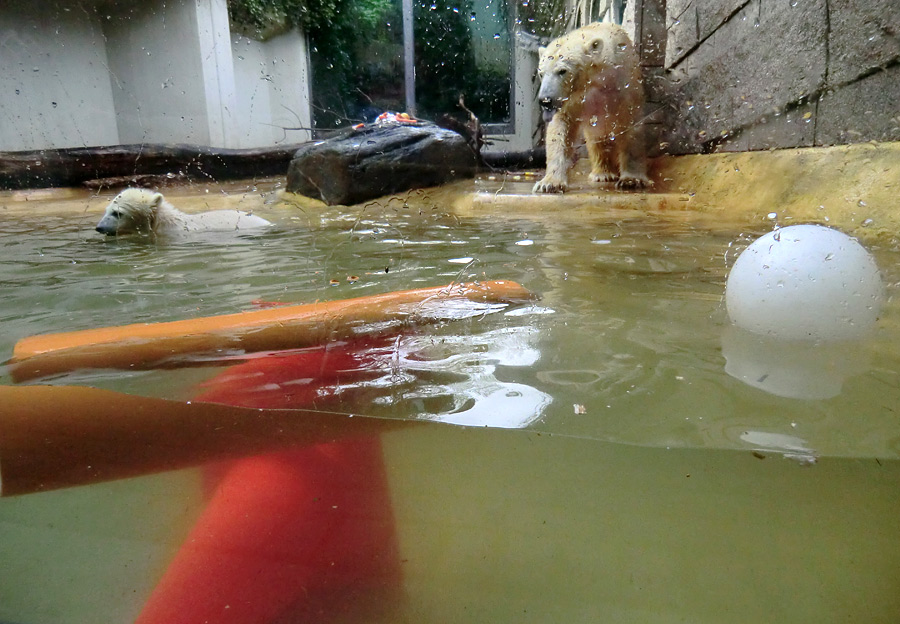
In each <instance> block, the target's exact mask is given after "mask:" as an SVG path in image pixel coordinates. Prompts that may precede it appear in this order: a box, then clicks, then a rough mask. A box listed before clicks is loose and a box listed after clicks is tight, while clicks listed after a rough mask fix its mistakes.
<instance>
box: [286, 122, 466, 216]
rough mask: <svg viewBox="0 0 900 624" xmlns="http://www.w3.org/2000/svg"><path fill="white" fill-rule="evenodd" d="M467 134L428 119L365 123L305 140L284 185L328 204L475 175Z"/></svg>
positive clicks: (354, 201) (388, 193) (351, 202)
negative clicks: (336, 133)
mask: <svg viewBox="0 0 900 624" xmlns="http://www.w3.org/2000/svg"><path fill="white" fill-rule="evenodd" d="M477 164H478V161H477V157H476V155H475V152H474V151H473V150H472V148H471V147H469V145H468V144H467V143H466V140H465V139H464V138H463V137H462V136H460V135H459V134H457V133H456V132H453V131H451V130H445V129H444V128H440V127H438V126H436V125H434V124H432V123H428V122H415V123H389V124H366V125H364V126H362V127H359V128H354V129H351V130H349V131H347V132H345V133H343V134H341V135H339V136H336V137H333V138H331V139H327V140H325V141H319V142H313V143H308V144H306V145H303V146H301V147H300V149H298V150H297V152H296V153H295V154H294V158H293V160H291V164H290V166H289V167H288V175H287V190H288V191H290V192H292V193H300V194H301V195H306V196H307V197H314V198H316V199H321V200H322V201H324V202H325V203H327V204H330V205H333V204H344V205H348V204H357V203H360V202H363V201H366V200H369V199H373V198H376V197H381V196H383V195H390V194H392V193H399V192H402V191H406V190H409V189H414V188H422V187H426V186H436V185H438V184H444V183H446V182H449V181H451V180H455V179H458V178H462V177H468V176H473V175H474V174H475V171H476V168H477Z"/></svg>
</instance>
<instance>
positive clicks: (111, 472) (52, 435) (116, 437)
mask: <svg viewBox="0 0 900 624" xmlns="http://www.w3.org/2000/svg"><path fill="white" fill-rule="evenodd" d="M421 424H423V423H420V422H416V421H404V420H394V419H382V418H369V417H364V416H356V417H351V416H349V415H342V414H335V413H328V412H316V411H312V410H306V409H258V408H251V407H236V406H231V405H220V404H215V403H203V402H198V401H193V402H191V401H188V402H184V401H172V400H167V399H156V398H148V397H139V396H132V395H128V394H122V393H120V392H113V391H110V390H99V389H96V388H85V387H81V386H22V387H16V386H0V494H2V495H3V496H11V495H15V494H27V493H30V492H40V491H45V490H52V489H56V488H62V487H71V486H76V485H87V484H90V483H97V482H100V481H110V480H113V479H123V478H127V477H136V476H140V475H144V474H152V473H155V472H163V471H167V470H176V469H179V468H188V467H191V466H199V465H201V464H204V463H207V462H210V461H219V460H225V459H237V458H240V457H246V456H248V455H254V454H258V453H266V452H270V451H276V450H282V449H290V448H296V447H300V446H308V445H311V444H320V443H326V442H333V441H335V440H342V439H346V438H353V437H358V436H366V435H372V434H378V433H382V432H385V431H390V430H392V429H398V428H407V427H410V426H414V425H421Z"/></svg>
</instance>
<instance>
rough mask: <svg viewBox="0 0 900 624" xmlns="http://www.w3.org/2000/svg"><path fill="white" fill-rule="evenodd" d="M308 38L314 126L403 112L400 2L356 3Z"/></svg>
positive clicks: (366, 0) (324, 127) (326, 126)
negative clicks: (386, 111)
mask: <svg viewBox="0 0 900 624" xmlns="http://www.w3.org/2000/svg"><path fill="white" fill-rule="evenodd" d="M346 4H347V6H346V7H345V8H344V10H343V11H341V12H340V13H339V14H337V15H336V16H335V20H334V21H333V22H332V23H331V24H330V26H329V28H325V29H321V30H318V29H317V30H315V31H314V32H311V33H310V43H311V45H310V60H311V61H312V73H313V89H312V98H313V123H314V126H315V128H317V129H319V130H327V129H333V128H338V127H341V126H346V125H349V124H355V123H360V122H363V121H374V120H375V118H376V117H377V116H378V115H379V114H380V113H381V112H383V111H385V110H389V111H404V110H406V104H405V101H404V94H403V20H402V13H401V2H400V0H360V1H359V2H352V3H346Z"/></svg>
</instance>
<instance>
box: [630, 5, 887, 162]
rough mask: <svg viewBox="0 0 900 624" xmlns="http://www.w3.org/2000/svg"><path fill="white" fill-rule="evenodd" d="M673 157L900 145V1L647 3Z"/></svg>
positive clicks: (666, 136) (668, 147) (663, 135)
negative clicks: (659, 52)
mask: <svg viewBox="0 0 900 624" xmlns="http://www.w3.org/2000/svg"><path fill="white" fill-rule="evenodd" d="M643 4H644V5H645V10H644V14H646V13H647V10H646V6H647V5H650V6H651V7H654V6H655V7H656V10H657V12H661V13H662V14H664V15H665V29H666V32H667V38H666V41H665V53H664V74H665V78H666V79H667V81H668V92H667V94H666V97H665V98H664V102H663V105H664V107H665V113H666V129H665V130H664V131H663V132H662V133H661V136H660V137H659V140H660V142H661V143H663V146H664V148H665V149H666V151H668V152H670V153H696V152H711V151H720V150H728V151H743V150H761V149H769V148H786V147H806V146H816V145H832V144H845V143H856V142H864V141H870V140H875V141H897V140H900V106H898V102H900V2H898V1H897V0H668V2H666V0H644V1H643Z"/></svg>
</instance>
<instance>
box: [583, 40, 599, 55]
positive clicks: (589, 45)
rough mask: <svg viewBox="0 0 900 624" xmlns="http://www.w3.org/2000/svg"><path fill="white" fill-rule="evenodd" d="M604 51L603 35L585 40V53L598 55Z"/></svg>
mask: <svg viewBox="0 0 900 624" xmlns="http://www.w3.org/2000/svg"><path fill="white" fill-rule="evenodd" d="M602 52H603V37H591V38H590V39H588V40H587V41H585V42H584V53H585V54H589V55H591V56H598V55H599V54H601V53H602Z"/></svg>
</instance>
